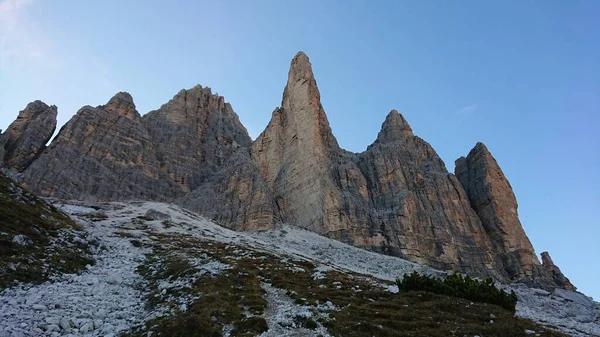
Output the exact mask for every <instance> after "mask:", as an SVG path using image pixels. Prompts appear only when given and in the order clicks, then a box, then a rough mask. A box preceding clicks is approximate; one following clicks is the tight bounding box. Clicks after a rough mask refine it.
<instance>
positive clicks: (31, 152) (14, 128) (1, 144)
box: [0, 101, 58, 172]
mask: <svg viewBox="0 0 600 337" xmlns="http://www.w3.org/2000/svg"><path fill="white" fill-rule="evenodd" d="M57 114H58V110H57V108H56V106H54V105H52V106H48V105H47V104H46V103H44V102H42V101H35V102H31V103H29V104H27V107H25V109H24V110H22V111H21V112H19V116H18V117H17V119H16V120H15V121H14V122H13V123H12V124H11V125H10V126H9V127H8V129H7V130H6V132H4V133H3V134H2V135H0V158H2V160H1V161H0V162H2V166H3V167H6V168H8V169H9V170H11V171H18V172H21V171H23V170H25V169H26V168H27V167H28V166H29V165H30V164H31V163H32V162H33V161H34V160H35V159H36V158H37V157H38V156H39V155H40V154H41V153H42V152H43V151H44V150H45V148H46V144H47V143H48V141H49V140H50V137H52V134H53V133H54V130H55V129H56V116H57Z"/></svg>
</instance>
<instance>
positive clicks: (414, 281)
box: [396, 272, 517, 312]
mask: <svg viewBox="0 0 600 337" xmlns="http://www.w3.org/2000/svg"><path fill="white" fill-rule="evenodd" d="M396 284H397V285H398V290H399V291H400V292H407V291H427V292H431V293H435V294H440V295H447V296H453V297H460V298H465V299H468V300H471V301H476V302H483V303H489V304H495V305H498V306H500V307H502V308H504V309H507V310H510V311H511V312H515V310H516V305H517V295H516V294H515V292H514V291H511V293H510V294H508V293H507V292H505V291H504V290H502V289H498V288H496V287H495V286H494V280H492V278H487V279H485V280H483V281H478V280H475V279H473V278H471V277H469V276H466V277H464V278H463V277H462V275H460V274H454V275H448V276H446V278H444V279H440V278H436V277H433V276H426V275H419V273H417V272H413V273H412V274H410V275H409V274H405V275H404V277H403V278H402V279H399V278H398V279H396Z"/></svg>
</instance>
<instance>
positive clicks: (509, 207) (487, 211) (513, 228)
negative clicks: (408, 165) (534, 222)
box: [455, 142, 568, 286]
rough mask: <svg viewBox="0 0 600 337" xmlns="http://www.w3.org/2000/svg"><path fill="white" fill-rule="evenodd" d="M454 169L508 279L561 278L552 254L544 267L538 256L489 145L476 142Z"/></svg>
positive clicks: (547, 280) (546, 281) (549, 280)
mask: <svg viewBox="0 0 600 337" xmlns="http://www.w3.org/2000/svg"><path fill="white" fill-rule="evenodd" d="M455 173H456V176H457V177H458V180H459V181H460V182H461V184H462V186H463V187H464V189H465V191H466V193H467V195H468V197H469V200H470V202H471V207H472V208H473V209H474V210H475V212H477V215H478V216H479V218H480V219H481V222H482V224H483V227H484V228H485V231H486V233H487V235H488V236H489V237H490V242H491V247H490V250H491V252H492V253H493V255H494V257H495V258H496V260H497V261H498V263H500V264H501V265H502V268H503V269H504V270H505V271H506V273H507V274H508V275H507V276H508V279H509V280H513V281H522V282H531V281H533V282H536V283H538V284H548V285H552V283H556V282H557V281H558V280H559V278H560V277H559V276H558V274H560V275H562V273H560V269H558V268H557V267H556V269H558V273H553V267H552V266H554V264H553V263H551V262H552V261H551V259H549V256H547V260H548V261H549V262H548V263H546V264H545V265H544V267H545V268H544V267H542V265H541V264H540V262H539V260H538V259H537V257H536V255H535V251H534V249H533V246H532V245H531V242H530V241H529V238H527V235H526V234H525V231H524V229H523V226H522V225H521V222H520V221H519V215H518V212H517V208H518V204H517V199H516V197H515V195H514V193H513V190H512V187H511V186H510V183H509V182H508V179H506V177H505V176H504V173H503V172H502V170H501V169H500V166H499V165H498V163H497V162H496V159H495V158H494V157H493V156H492V154H491V153H490V152H489V150H488V149H487V147H486V146H485V145H484V144H483V143H481V142H480V143H477V145H475V147H474V148H473V149H472V150H471V151H470V152H469V154H468V155H467V157H461V158H459V159H457V160H456V168H455ZM549 271H550V273H549ZM551 273H553V274H556V276H552V275H551ZM563 277H564V276H563ZM567 283H568V280H567V281H566V282H565V281H564V280H561V281H560V286H565V285H567Z"/></svg>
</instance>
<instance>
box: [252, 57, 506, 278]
mask: <svg viewBox="0 0 600 337" xmlns="http://www.w3.org/2000/svg"><path fill="white" fill-rule="evenodd" d="M252 157H253V159H254V160H255V162H256V164H257V166H258V169H259V171H260V173H261V175H262V177H263V179H264V180H265V181H266V183H267V184H268V186H269V187H270V189H271V190H272V191H273V196H274V199H275V204H276V208H277V210H278V211H279V213H280V216H281V219H282V221H284V222H289V223H293V224H296V225H298V226H300V227H303V228H306V229H309V230H312V231H316V232H318V233H321V234H323V235H327V236H329V237H333V238H336V239H338V240H341V241H343V242H346V243H350V244H353V245H356V246H359V247H364V248H367V249H371V250H375V251H379V252H383V253H387V254H392V255H396V256H401V257H404V258H407V259H409V260H412V261H415V262H419V263H424V264H428V265H431V266H434V267H436V268H442V269H448V270H455V271H465V272H471V273H474V274H478V275H489V274H494V275H495V274H496V273H495V266H494V265H493V258H492V257H491V255H490V253H489V252H488V250H487V247H488V246H489V242H488V238H487V236H486V235H485V231H484V229H483V227H482V226H481V222H480V221H479V218H478V217H477V215H476V214H475V213H474V212H473V210H472V209H471V208H470V206H469V202H468V199H467V198H466V194H465V193H464V191H463V190H462V187H461V186H460V183H458V181H457V180H456V178H455V177H454V176H453V175H451V174H449V173H448V172H447V170H446V168H445V166H444V164H443V162H442V161H441V159H439V157H438V156H437V154H436V153H435V151H433V149H432V148H431V146H429V144H427V143H426V142H424V141H423V140H421V139H420V138H418V137H415V136H414V135H413V134H412V130H411V129H410V126H409V125H408V123H407V122H406V120H404V118H403V117H402V116H401V115H400V114H399V113H398V112H396V111H392V112H391V113H390V114H389V115H388V117H387V118H386V121H385V122H384V123H383V126H382V130H381V132H380V133H379V136H378V138H377V140H376V141H375V143H374V144H373V145H372V146H370V147H369V149H368V150H367V151H366V152H364V153H362V154H352V153H349V152H346V151H343V150H341V149H340V148H339V146H338V143H337V141H336V140H335V137H334V136H333V134H332V133H331V129H330V127H329V123H328V121H327V117H326V115H325V112H324V110H323V107H322V106H321V103H320V94H319V90H318V89H317V84H316V81H315V79H314V76H313V72H312V69H311V65H310V62H309V60H308V57H307V56H306V55H305V54H304V53H299V54H298V55H296V57H295V58H294V59H293V60H292V63H291V65H290V71H289V74H288V81H287V85H286V87H285V90H284V93H283V100H282V107H281V108H278V109H276V110H275V111H274V112H273V116H272V119H271V121H270V123H269V125H268V126H267V128H266V130H265V131H264V132H263V133H262V134H261V135H260V136H259V137H258V138H257V139H256V141H255V142H254V144H253V146H252Z"/></svg>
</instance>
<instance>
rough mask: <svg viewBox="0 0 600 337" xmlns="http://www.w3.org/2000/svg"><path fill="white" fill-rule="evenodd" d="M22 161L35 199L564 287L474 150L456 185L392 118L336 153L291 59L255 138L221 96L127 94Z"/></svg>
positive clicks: (496, 171) (307, 76) (87, 110)
mask: <svg viewBox="0 0 600 337" xmlns="http://www.w3.org/2000/svg"><path fill="white" fill-rule="evenodd" d="M28 119H30V117H28ZM28 123H30V122H28ZM30 124H31V123H30ZM13 138H14V137H13ZM30 138H31V137H30ZM42 138H43V137H42ZM4 139H5V138H4V137H0V142H1V141H3V140H4ZM26 143H33V141H28V142H26ZM35 143H36V144H37V143H42V142H41V141H37V140H36V141H35ZM21 148H24V147H23V146H21ZM6 149H7V150H8V149H9V146H8V143H7V146H6ZM11 149H12V148H11ZM13 152H14V151H13ZM33 152H35V153H37V154H36V156H38V158H37V159H35V160H34V161H33V163H32V164H31V165H29V164H26V165H29V167H28V168H27V169H25V171H24V185H25V186H26V187H28V188H29V189H31V190H32V191H34V192H35V193H37V194H40V195H43V196H54V197H59V198H69V199H94V200H132V199H144V200H159V201H172V202H176V203H178V204H180V205H183V206H184V207H187V208H189V209H191V210H194V211H196V212H199V213H201V214H203V215H205V216H207V217H209V218H210V219H212V220H215V221H216V222H218V223H219V224H222V225H224V226H227V227H230V228H233V229H238V230H266V229H271V228H274V227H275V226H276V224H278V223H280V222H286V223H290V224H293V225H296V226H299V227H302V228H305V229H308V230H311V231H314V232H317V233H320V234H322V235H326V236H328V237H331V238H335V239H337V240H340V241H343V242H345V243H349V244H352V245H354V246H358V247H362V248H365V249H369V250H373V251H377V252H381V253H385V254H390V255H395V256H399V257H403V258H405V259H408V260H410V261H414V262H418V263H421V264H426V265H429V266H432V267H435V268H438V269H442V270H448V271H457V272H465V273H469V274H471V275H475V276H494V277H496V278H497V279H498V280H500V281H520V282H527V283H532V284H535V285H539V286H543V287H546V288H551V287H556V286H559V287H563V288H566V289H569V288H570V287H572V285H571V284H570V283H569V282H568V279H566V278H565V277H564V275H562V273H561V272H560V269H558V267H556V266H554V264H553V263H551V259H549V256H548V257H546V258H544V259H545V260H544V264H543V265H542V264H541V263H540V262H539V261H538V260H537V258H536V256H535V254H534V250H533V247H532V246H531V243H530V242H529V240H528V238H527V236H526V235H525V232H524V230H523V228H522V226H521V224H520V222H519V219H518V215H517V211H516V210H517V203H516V199H515V196H514V194H513V192H512V189H511V188H510V184H509V183H508V180H507V179H506V177H504V175H503V173H502V171H501V170H500V167H499V166H498V164H497V163H496V161H495V159H494V158H493V157H492V156H491V154H490V153H489V151H487V148H485V146H483V144H478V145H477V146H476V147H475V149H473V150H472V151H471V153H469V155H468V156H467V157H466V158H461V159H459V160H458V161H457V166H456V175H457V176H455V175H454V174H452V173H449V172H448V170H447V169H446V166H445V164H444V163H443V161H442V160H441V158H440V157H439V156H438V154H437V153H436V152H435V150H434V149H433V148H432V147H431V146H430V145H429V144H428V143H427V142H425V141H424V140H423V139H421V138H419V137H417V136H415V135H414V133H413V130H412V128H411V127H410V125H409V124H408V122H407V121H406V119H405V118H404V117H403V116H402V115H401V114H399V113H398V112H397V111H395V110H392V111H391V112H390V113H389V114H388V116H387V117H386V119H385V121H384V122H383V124H382V127H381V131H380V132H379V134H378V136H377V138H376V140H375V141H374V143H373V144H371V145H370V146H369V147H368V148H367V150H366V151H364V152H363V153H351V152H348V151H345V150H343V149H341V148H340V147H339V145H338V143H337V141H336V139H335V137H334V136H333V133H332V131H331V128H330V126H329V122H328V120H327V116H326V114H325V111H324V109H323V106H322V105H321V97H320V93H319V90H318V88H317V82H316V80H315V77H314V74H313V71H312V66H311V64H310V62H309V59H308V57H307V56H306V55H305V54H304V53H302V52H300V53H298V54H297V55H296V56H295V57H294V59H293V60H292V62H291V65H290V70H289V73H288V79H287V83H286V86H285V89H284V91H283V97H282V102H281V107H278V108H276V109H275V110H274V111H273V114H272V117H271V120H270V122H269V124H268V126H267V127H266V129H265V130H264V131H263V133H262V134H261V135H260V136H259V137H258V138H257V139H256V140H255V141H254V142H252V141H251V139H250V137H249V136H248V133H247V131H246V129H245V128H244V126H243V125H242V124H241V123H240V121H239V118H238V116H237V115H236V114H235V112H234V111H233V109H232V108H231V105H230V104H229V103H226V102H225V99H224V98H223V97H221V96H218V95H214V94H212V92H211V90H210V88H203V87H201V86H196V87H194V88H192V89H189V90H182V91H180V92H179V93H178V94H177V95H175V97H173V99H171V100H170V101H169V102H168V103H166V104H165V105H163V106H162V107H161V108H160V109H158V110H156V111H152V112H150V113H148V114H147V115H145V116H144V117H140V115H139V113H138V112H137V111H136V109H135V105H134V104H133V100H132V98H131V96H130V95H129V94H126V93H119V94H117V95H116V96H115V97H113V98H112V99H111V100H110V101H109V102H108V103H107V104H106V105H104V106H99V107H96V108H93V107H89V106H86V107H83V108H82V109H81V110H80V111H79V112H78V113H77V114H76V115H75V116H74V117H73V118H72V119H71V120H70V121H69V123H67V124H66V125H65V126H64V127H63V128H62V129H61V131H60V133H59V134H58V136H57V137H56V139H55V140H54V141H53V142H52V144H51V145H50V146H49V147H48V149H46V150H45V151H44V152H43V153H42V154H41V155H40V154H39V152H36V151H33ZM7 156H8V152H7V154H6V155H5V156H4V157H5V158H6V157H7ZM18 157H19V158H30V157H27V156H23V155H19V156H18ZM457 177H458V178H457Z"/></svg>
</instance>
